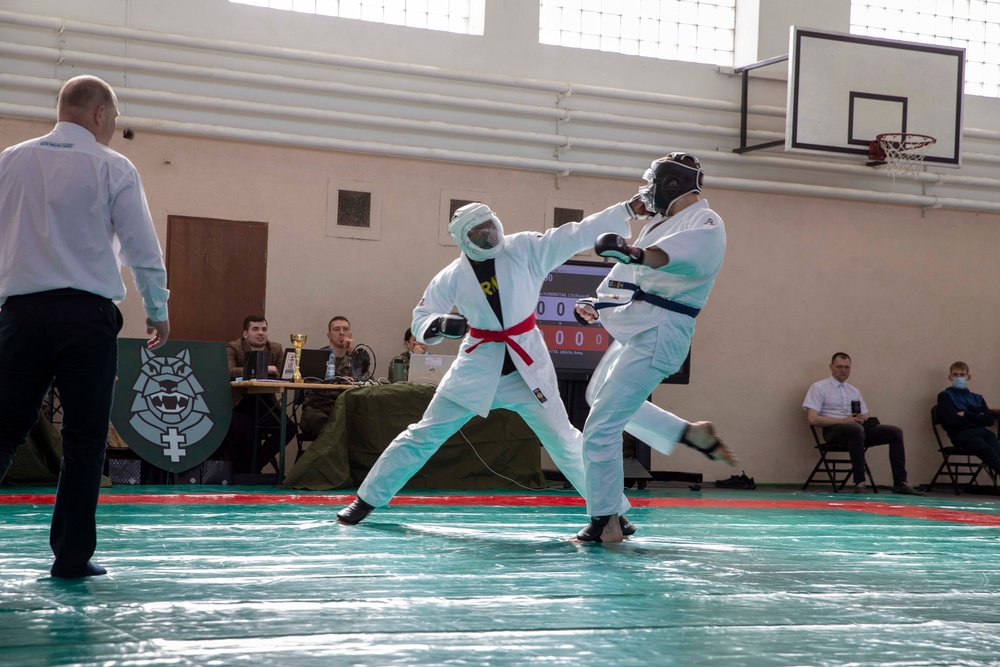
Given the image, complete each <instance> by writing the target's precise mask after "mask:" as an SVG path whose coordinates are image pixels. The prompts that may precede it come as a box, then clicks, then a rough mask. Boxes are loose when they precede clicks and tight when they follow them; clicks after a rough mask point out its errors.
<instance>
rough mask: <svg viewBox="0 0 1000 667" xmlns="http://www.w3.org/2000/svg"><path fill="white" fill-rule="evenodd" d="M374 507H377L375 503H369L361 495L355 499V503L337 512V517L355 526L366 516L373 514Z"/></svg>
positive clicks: (342, 521)
mask: <svg viewBox="0 0 1000 667" xmlns="http://www.w3.org/2000/svg"><path fill="white" fill-rule="evenodd" d="M373 509H375V506H374V505H369V504H368V503H366V502H365V501H363V500H361V497H360V496H359V497H357V498H355V499H354V502H353V503H351V504H350V505H348V506H347V507H345V508H344V509H342V510H340V511H339V512H337V519H338V520H339V521H340V522H341V523H347V524H350V525H352V526H353V525H355V524H359V523H361V522H362V521H364V520H365V517H366V516H368V515H369V514H371V511H372V510H373Z"/></svg>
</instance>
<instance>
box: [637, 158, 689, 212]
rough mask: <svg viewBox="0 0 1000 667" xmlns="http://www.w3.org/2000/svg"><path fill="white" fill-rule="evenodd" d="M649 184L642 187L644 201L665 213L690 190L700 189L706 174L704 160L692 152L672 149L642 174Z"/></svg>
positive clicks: (652, 209)
mask: <svg viewBox="0 0 1000 667" xmlns="http://www.w3.org/2000/svg"><path fill="white" fill-rule="evenodd" d="M642 177H643V178H645V179H646V181H647V185H646V186H645V187H642V188H639V194H640V195H642V196H643V203H644V204H645V205H646V208H648V209H649V210H651V211H656V212H658V213H660V214H662V215H666V214H667V211H669V210H670V206H671V205H672V204H673V203H674V202H675V201H677V200H678V199H680V198H681V197H683V196H684V195H686V194H689V193H691V192H701V188H702V187H703V185H704V182H705V174H704V172H702V170H701V162H699V161H698V158H696V157H695V156H693V155H691V154H690V153H671V154H670V155H668V156H666V157H663V158H660V159H659V160H656V161H654V162H653V164H651V165H649V169H647V170H646V173H645V174H643V175H642Z"/></svg>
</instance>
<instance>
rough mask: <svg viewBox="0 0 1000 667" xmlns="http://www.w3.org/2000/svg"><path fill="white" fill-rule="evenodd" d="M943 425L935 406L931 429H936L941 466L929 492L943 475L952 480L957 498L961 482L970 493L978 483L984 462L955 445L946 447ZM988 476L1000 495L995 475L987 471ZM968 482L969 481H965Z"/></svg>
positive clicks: (928, 487) (935, 434)
mask: <svg viewBox="0 0 1000 667" xmlns="http://www.w3.org/2000/svg"><path fill="white" fill-rule="evenodd" d="M940 425H941V420H940V419H939V418H938V409H937V406H936V405H935V406H934V407H932V408H931V427H932V428H933V429H934V439H935V440H937V444H938V451H939V452H941V458H942V459H943V460H942V461H941V466H940V467H939V468H938V469H937V472H936V473H934V479H932V480H931V483H930V484H928V485H927V490H928V491H930V490H931V489H933V488H934V485H935V484H936V483H937V481H938V478H939V477H941V476H942V475H947V476H948V479H950V480H951V485H952V488H954V489H955V495H956V496H957V495H958V494H960V493H961V492H962V491H961V490H959V488H958V485H959V482H960V481H962V482H964V484H965V486H964V488H963V490H965V491H968V490H969V488H970V487H972V486H973V485H974V484H975V483H976V478H977V477H979V473H981V472H982V471H983V469H984V466H983V461H982V459H980V458H979V457H978V456H976V455H975V454H973V453H972V452H967V451H965V450H964V449H962V448H961V447H957V446H955V445H948V446H945V444H944V442H943V441H942V440H941V430H940V429H939V428H938V427H939V426H940ZM953 457H954V458H959V459H964V460H962V461H953V460H952V458H953ZM986 474H987V475H988V476H989V477H990V479H991V480H992V482H993V489H994V490H995V491H997V493H998V494H1000V489H998V488H997V479H996V477H995V476H994V475H993V473H992V472H991V471H990V470H989V469H986ZM965 480H968V481H965Z"/></svg>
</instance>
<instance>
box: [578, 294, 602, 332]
mask: <svg viewBox="0 0 1000 667" xmlns="http://www.w3.org/2000/svg"><path fill="white" fill-rule="evenodd" d="M596 304H597V299H595V298H594V297H592V296H589V297H587V298H586V299H577V300H576V305H578V306H590V307H591V308H594V306H595V305H596ZM594 312H595V313H596V312H597V308H594ZM573 317H575V318H576V321H577V322H579V323H580V324H582V325H584V326H587V325H590V324H593V323H594V322H596V321H597V320H594V322H588V321H587V320H585V319H584V318H582V317H580V313H578V312H576V308H574V309H573Z"/></svg>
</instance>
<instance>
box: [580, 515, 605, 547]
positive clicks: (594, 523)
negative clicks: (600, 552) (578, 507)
mask: <svg viewBox="0 0 1000 667" xmlns="http://www.w3.org/2000/svg"><path fill="white" fill-rule="evenodd" d="M610 518H611V517H609V516H592V517H590V523H588V524H587V525H586V526H584V528H583V530H581V531H580V532H579V533H577V534H576V539H578V540H580V541H581V542H600V541H601V535H602V534H603V533H604V527H605V526H607V525H608V519H610Z"/></svg>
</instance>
